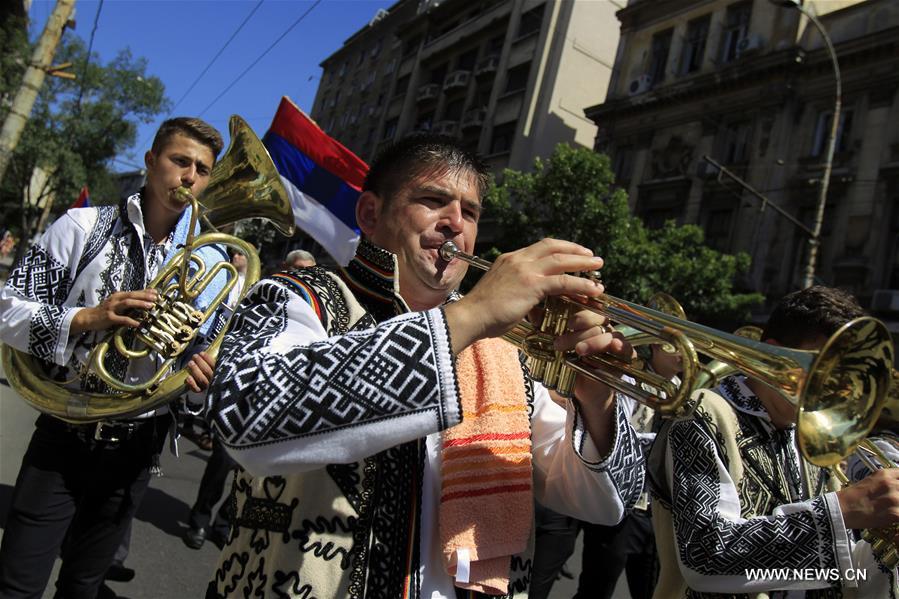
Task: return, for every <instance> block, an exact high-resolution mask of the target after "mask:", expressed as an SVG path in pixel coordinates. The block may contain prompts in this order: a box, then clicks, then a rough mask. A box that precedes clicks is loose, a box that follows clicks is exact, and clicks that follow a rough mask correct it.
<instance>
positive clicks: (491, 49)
mask: <svg viewBox="0 0 899 599" xmlns="http://www.w3.org/2000/svg"><path fill="white" fill-rule="evenodd" d="M505 40H506V36H505V35H503V34H500V35H497V36H494V37H492V38H490V41H489V42H487V52H486V54H487V55H488V56H489V55H490V54H499V53H500V52H502V51H503V42H504V41H505Z"/></svg>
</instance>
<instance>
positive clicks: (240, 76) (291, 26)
mask: <svg viewBox="0 0 899 599" xmlns="http://www.w3.org/2000/svg"><path fill="white" fill-rule="evenodd" d="M319 4H321V0H315V2H313V3H312V6H310V7H309V8H308V9H306V12H304V13H303V14H302V15H300V16H299V18H298V19H297V20H296V21H294V22H293V23H291V25H290V26H289V27H288V28H287V29H286V30H284V33H282V34H281V35H280V36H278V39H276V40H275V41H274V42H272V44H271V45H270V46H269V47H268V48H266V49H265V51H264V52H263V53H262V54H260V55H259V57H258V58H257V59H256V60H254V61H253V62H252V63H250V65H249V66H248V67H247V68H245V69H244V70H243V71H242V72H241V73H240V74H239V75H238V76H237V77H235V78H234V81H232V82H231V83H229V84H228V86H227V87H226V88H225V89H223V90H222V92H221V93H220V94H219V95H217V96H216V97H215V99H214V100H213V101H212V102H210V103H209V104H208V105H207V106H206V108H204V109H203V110H202V111H200V114H199V115H197V116H201V117H202V116H203V115H204V114H206V111H207V110H209V109H210V108H212V106H213V105H214V104H215V103H216V102H218V101H219V100H220V99H221V98H222V97H223V96H224V95H225V94H226V93H228V91H230V89H231V88H232V87H234V86H235V85H236V84H237V82H238V81H240V80H241V79H243V77H244V75H246V74H247V73H249V72H250V69H252V68H253V67H254V66H256V65H257V64H258V63H259V61H260V60H262V59H263V58H264V57H265V56H266V54H268V53H269V52H271V50H272V49H273V48H274V47H275V46H277V45H278V43H279V42H280V41H281V40H283V39H284V38H285V37H287V34H288V33H290V32H291V31H292V30H293V28H294V27H296V26H297V25H299V24H300V23H301V22H302V21H303V19H305V18H306V17H307V16H308V15H309V13H310V12H312V11H313V9H315V7H316V6H318V5H319Z"/></svg>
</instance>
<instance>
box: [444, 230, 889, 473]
mask: <svg viewBox="0 0 899 599" xmlns="http://www.w3.org/2000/svg"><path fill="white" fill-rule="evenodd" d="M440 255H441V257H442V258H443V259H444V260H447V261H449V260H452V259H453V258H458V259H460V260H462V261H464V262H467V263H469V264H471V265H473V266H476V267H478V268H482V269H484V270H488V269H489V268H490V267H491V263H490V262H487V261H485V260H482V259H480V258H476V257H474V256H470V255H468V254H465V253H463V252H461V251H460V250H459V248H458V247H457V246H456V245H455V244H454V243H452V242H446V243H444V244H443V246H442V247H441V248H440ZM544 308H545V313H544V317H543V322H542V323H540V325H539V327H538V326H534V325H532V324H530V323H528V322H522V323H519V324H517V325H516V326H515V327H514V328H513V329H512V330H511V331H509V332H508V333H506V335H504V338H505V339H506V340H508V341H510V342H512V343H514V344H515V345H516V346H518V347H520V348H521V349H522V350H523V351H524V352H525V354H527V355H528V357H529V364H530V365H531V373H532V374H533V375H534V376H535V378H537V379H538V380H542V381H543V383H544V385H546V386H547V387H549V388H551V389H556V390H557V391H559V392H560V393H562V394H570V393H571V388H572V386H573V383H574V377H575V375H576V374H578V373H579V374H583V375H584V376H588V377H591V378H593V379H595V380H598V381H601V382H603V383H605V384H607V385H608V386H609V387H611V388H613V389H616V390H617V391H621V392H622V393H625V394H627V395H630V396H631V397H633V398H634V399H636V400H638V401H640V402H642V403H645V404H647V405H649V406H650V407H652V408H654V409H656V410H659V411H660V412H661V414H662V415H663V416H672V415H677V414H678V413H680V412H682V411H683V409H685V406H686V405H687V404H686V401H687V399H688V398H689V397H690V396H691V395H692V393H693V392H694V391H695V390H697V389H698V388H699V387H698V384H699V382H700V381H699V379H698V374H699V372H700V365H699V360H698V359H697V352H699V353H702V354H704V355H706V356H708V357H710V358H712V359H713V360H717V361H719V362H722V363H724V364H726V365H729V366H730V367H732V368H734V369H735V370H737V371H740V372H743V373H745V374H746V375H747V376H750V377H753V378H755V379H758V380H760V381H762V382H763V383H765V384H766V385H769V386H770V387H772V388H774V389H776V390H777V391H779V392H780V393H781V395H783V396H784V397H785V398H786V399H787V400H788V401H789V402H790V403H791V404H793V405H794V406H796V407H797V408H798V429H799V438H800V448H801V449H802V452H803V454H804V455H805V457H806V459H808V460H809V461H810V462H812V463H813V464H817V465H819V466H830V465H833V464H836V463H838V462H840V461H841V460H842V459H843V458H844V457H845V456H847V455H849V454H850V453H852V452H853V451H854V450H855V448H856V447H858V445H859V444H860V443H861V442H862V441H863V440H864V439H865V438H866V437H867V436H868V434H869V432H870V431H871V429H872V428H873V427H874V425H875V423H876V422H877V419H878V417H879V415H880V411H881V408H882V407H883V404H884V401H885V399H886V395H887V391H888V389H889V386H890V377H891V370H892V369H891V364H892V362H893V344H892V342H891V341H890V335H889V332H888V331H887V329H886V327H885V326H884V324H883V323H881V322H880V321H878V320H876V319H874V318H870V317H865V318H858V319H856V320H853V321H851V322H849V323H847V324H846V325H845V326H843V327H841V328H840V329H839V330H838V331H837V332H836V333H835V334H834V335H833V336H832V337H831V338H830V339H828V341H827V343H826V344H825V345H824V347H823V348H822V349H821V350H820V351H817V352H816V351H804V350H796V349H789V348H785V347H779V346H775V345H770V344H767V343H762V342H760V341H756V340H752V339H748V338H745V337H740V336H739V335H732V334H728V333H724V332H722V331H718V330H715V329H712V328H710V327H706V326H703V325H700V324H696V323H693V322H689V321H687V320H684V319H681V318H677V317H675V316H671V315H669V314H665V313H664V312H660V311H658V310H653V309H651V308H647V307H644V306H640V305H638V304H634V303H631V302H628V301H626V300H622V299H618V298H615V297H613V296H611V295H608V294H604V295H602V296H600V297H596V298H587V297H581V296H558V297H551V298H548V300H547V301H546V303H545V306H544ZM583 309H587V310H591V311H593V312H595V313H597V314H599V315H601V316H604V317H605V318H607V319H608V320H610V321H612V322H614V323H617V324H619V325H625V326H630V327H633V328H635V329H638V330H640V331H643V332H645V333H647V334H650V335H653V336H654V337H655V338H657V339H658V340H659V343H669V344H670V345H672V346H674V348H675V349H676V350H677V351H678V352H680V353H681V362H682V367H683V376H682V379H681V384H680V385H678V386H675V385H673V384H672V383H671V382H670V381H667V380H660V379H661V377H659V376H658V375H654V374H653V373H647V372H643V371H642V370H639V369H636V368H634V367H633V366H632V365H630V364H628V363H626V362H624V361H622V360H620V359H617V358H614V357H611V356H603V355H595V356H587V357H579V356H577V355H576V354H574V353H573V352H557V351H554V349H553V347H552V342H553V339H554V338H555V337H556V336H557V335H559V334H561V333H563V332H564V331H565V328H566V323H567V320H568V316H569V314H570V312H571V311H576V310H583ZM622 375H628V376H630V377H632V378H633V379H635V380H636V381H638V383H637V385H630V384H628V383H627V382H626V381H623V380H621V377H622ZM641 383H643V384H641ZM647 387H649V388H653V389H655V390H656V391H655V392H654V391H652V390H649V389H647ZM669 390H670V391H671V392H670V393H669ZM660 392H664V394H665V396H667V398H665V397H661V393H660Z"/></svg>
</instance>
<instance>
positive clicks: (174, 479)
mask: <svg viewBox="0 0 899 599" xmlns="http://www.w3.org/2000/svg"><path fill="white" fill-rule="evenodd" d="M36 416H37V412H36V411H35V410H33V409H32V408H31V407H30V406H28V404H26V403H25V401H24V400H22V399H21V398H20V397H19V396H18V394H16V393H15V391H13V390H12V389H10V388H9V387H6V386H0V527H4V528H5V525H6V522H5V518H6V512H7V509H8V506H9V502H10V498H11V495H12V490H13V485H14V484H15V479H16V474H17V473H18V471H19V464H20V463H21V460H22V454H23V453H24V451H25V448H26V446H27V444H28V440H29V438H30V437H31V432H32V430H33V429H34V427H33V423H34V420H35V418H36ZM180 447H181V452H182V455H181V458H180V459H179V458H176V457H175V456H173V455H171V454H170V453H169V452H167V451H166V452H165V453H163V456H162V470H163V473H164V476H162V477H161V478H153V480H152V481H151V483H150V488H149V489H148V490H147V494H146V497H145V499H144V502H143V504H142V505H141V509H140V511H139V512H138V514H137V518H136V520H135V522H134V530H133V534H132V538H131V555H130V556H129V558H128V560H127V562H126V565H128V566H130V567H132V568H134V569H135V570H136V571H137V575H136V577H135V578H134V580H132V581H131V582H129V583H114V582H113V583H110V587H111V588H113V589H114V590H115V591H116V592H117V593H118V594H119V595H120V596H121V597H128V598H131V599H181V598H194V597H203V596H204V594H205V591H206V585H207V583H208V582H209V580H210V578H211V573H212V571H213V569H214V567H215V563H216V560H217V557H218V549H216V547H215V545H212V544H211V543H207V544H206V545H204V546H203V548H202V549H201V550H200V551H194V550H192V549H188V548H187V547H186V546H185V545H184V543H182V542H181V533H182V532H183V530H184V529H185V527H186V524H185V522H186V519H187V514H188V511H189V510H190V506H191V505H192V504H193V500H194V497H195V495H196V492H197V487H198V486H199V484H200V477H201V476H202V475H203V467H204V465H205V463H206V456H207V455H208V454H207V453H206V452H204V451H201V450H199V449H197V447H196V446H195V445H194V444H193V443H191V442H190V441H186V440H183V439H182V441H181V443H180ZM0 535H2V532H0ZM58 563H59V562H57V565H58ZM55 579H56V572H55V571H54V573H53V576H52V578H51V581H54V580H55ZM53 591H54V587H53V583H52V582H51V583H50V585H49V586H48V589H47V591H46V592H45V593H44V597H45V598H50V597H52V596H53Z"/></svg>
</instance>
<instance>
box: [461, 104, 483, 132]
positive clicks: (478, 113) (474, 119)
mask: <svg viewBox="0 0 899 599" xmlns="http://www.w3.org/2000/svg"><path fill="white" fill-rule="evenodd" d="M486 116H487V109H486V108H473V109H471V110H466V111H465V114H463V115H462V128H463V129H471V128H474V127H481V126H482V125H483V124H484V118H485V117H486Z"/></svg>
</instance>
